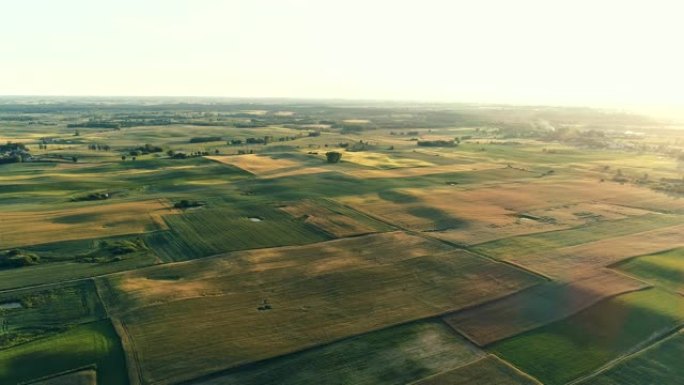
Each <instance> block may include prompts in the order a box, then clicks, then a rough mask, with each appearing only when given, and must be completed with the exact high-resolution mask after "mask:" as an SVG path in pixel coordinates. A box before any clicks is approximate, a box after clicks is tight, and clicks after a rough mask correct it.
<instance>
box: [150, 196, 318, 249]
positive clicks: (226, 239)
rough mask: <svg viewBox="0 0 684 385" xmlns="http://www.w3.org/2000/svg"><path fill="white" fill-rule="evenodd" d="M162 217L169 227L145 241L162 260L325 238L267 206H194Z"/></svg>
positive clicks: (295, 243) (304, 242)
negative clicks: (213, 207) (205, 208)
mask: <svg viewBox="0 0 684 385" xmlns="http://www.w3.org/2000/svg"><path fill="white" fill-rule="evenodd" d="M165 220H166V222H167V223H168V225H169V227H170V228H171V230H170V231H168V232H157V233H153V234H150V235H149V236H148V238H147V242H148V244H149V245H150V246H151V247H152V248H153V249H154V250H155V251H157V253H158V254H159V255H160V256H162V257H163V258H164V259H165V260H166V261H181V260H187V259H195V258H201V257H206V256H209V255H215V254H220V253H225V252H228V251H234V250H246V249H255V248H263V247H273V246H285V245H302V244H306V243H314V242H320V241H323V240H326V239H328V236H327V235H326V234H325V233H323V232H321V231H319V230H318V229H316V228H315V227H313V226H311V225H308V224H306V223H304V222H303V221H299V220H297V219H295V218H292V217H291V216H289V215H287V214H286V213H283V212H280V211H278V210H275V209H272V208H270V207H268V206H266V207H264V206H247V207H241V208H239V209H235V208H217V209H213V210H204V209H198V210H196V211H189V212H186V213H183V214H181V215H169V216H166V217H165Z"/></svg>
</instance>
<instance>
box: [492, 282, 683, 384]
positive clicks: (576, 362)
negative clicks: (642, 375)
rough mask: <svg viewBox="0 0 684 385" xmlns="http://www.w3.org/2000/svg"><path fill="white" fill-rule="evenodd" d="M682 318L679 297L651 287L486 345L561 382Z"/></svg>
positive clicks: (675, 324)
mask: <svg viewBox="0 0 684 385" xmlns="http://www.w3.org/2000/svg"><path fill="white" fill-rule="evenodd" d="M683 323H684V298H683V297H682V296H680V295H674V294H670V293H667V292H663V291H660V290H657V289H651V290H644V291H637V292H633V293H628V294H624V295H621V296H618V297H615V298H613V299H609V300H607V301H603V302H600V303H598V304H596V305H594V306H592V307H590V308H588V309H586V310H584V311H582V312H580V313H578V314H576V315H574V316H572V317H570V318H567V319H564V320H562V321H558V322H556V323H552V324H549V325H546V326H543V327H541V328H538V329H535V330H533V331H530V332H528V333H525V334H522V335H519V336H516V337H512V338H510V339H507V340H504V341H501V342H498V343H495V344H494V345H492V346H491V347H490V349H491V351H492V352H494V353H495V354H497V355H498V356H500V357H501V358H503V359H505V360H507V361H509V362H511V363H513V364H514V365H515V366H516V367H518V368H520V369H521V370H523V371H525V372H526V373H529V374H530V375H532V376H533V377H535V378H537V379H539V380H541V381H542V382H543V383H544V384H550V385H555V384H565V383H567V382H568V381H571V380H574V379H576V378H579V377H581V376H583V375H587V374H588V373H590V372H591V371H592V370H596V369H598V368H599V367H601V366H602V365H604V364H607V363H608V362H610V361H611V360H613V359H617V358H619V357H620V356H621V355H624V354H628V353H632V352H634V351H637V350H639V349H640V348H643V347H644V346H645V345H646V344H648V343H649V342H650V340H653V339H655V338H657V337H658V335H664V334H667V333H669V332H671V331H672V330H674V329H677V328H678V327H679V326H681V325H682V324H683Z"/></svg>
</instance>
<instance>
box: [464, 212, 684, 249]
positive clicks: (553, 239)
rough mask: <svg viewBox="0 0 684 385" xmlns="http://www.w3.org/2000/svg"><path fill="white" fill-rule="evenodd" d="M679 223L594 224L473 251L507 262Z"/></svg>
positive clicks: (646, 218) (666, 219) (661, 219)
mask: <svg viewBox="0 0 684 385" xmlns="http://www.w3.org/2000/svg"><path fill="white" fill-rule="evenodd" d="M681 223H682V217H681V216H678V215H664V214H648V215H643V216H639V217H630V218H625V219H619V220H614V221H602V222H596V223H594V224H591V225H587V226H582V227H577V228H574V229H570V230H560V231H550V232H546V233H539V234H532V235H523V236H517V237H511V238H505V239H500V240H497V241H492V242H487V243H483V244H481V245H478V246H475V247H474V249H475V250H476V251H479V252H481V253H484V254H487V255H490V256H493V257H495V258H501V259H508V258H514V257H523V256H526V255H528V254H538V253H540V252H543V251H546V250H553V249H557V248H561V247H567V246H575V245H579V244H583V243H588V242H593V241H599V240H602V239H606V238H611V237H618V236H621V235H628V234H634V233H639V232H643V231H648V230H654V229H657V228H661V227H667V226H673V225H679V224H681Z"/></svg>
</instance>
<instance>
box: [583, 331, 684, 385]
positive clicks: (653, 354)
mask: <svg viewBox="0 0 684 385" xmlns="http://www.w3.org/2000/svg"><path fill="white" fill-rule="evenodd" d="M682 357H684V334H682V332H681V331H680V332H678V333H676V334H674V335H673V336H672V337H669V338H667V339H666V340H664V341H661V342H659V343H658V344H656V345H655V346H652V347H650V348H648V349H647V350H644V351H643V352H640V353H638V354H637V355H635V356H633V357H629V358H628V359H626V360H624V361H621V362H619V363H617V364H616V365H614V366H613V367H611V368H609V369H608V370H606V371H604V372H601V373H599V374H598V375H597V376H594V377H591V378H589V379H587V380H586V381H583V382H580V384H583V385H589V384H591V385H641V384H678V383H680V382H681V381H682V378H684V366H682V365H681V363H682Z"/></svg>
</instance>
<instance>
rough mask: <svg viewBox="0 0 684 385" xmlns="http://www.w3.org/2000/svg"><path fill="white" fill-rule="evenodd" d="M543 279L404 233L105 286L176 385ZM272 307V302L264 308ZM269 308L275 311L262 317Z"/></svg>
mask: <svg viewBox="0 0 684 385" xmlns="http://www.w3.org/2000/svg"><path fill="white" fill-rule="evenodd" d="M537 282H539V280H538V279H537V278H535V277H533V276H531V275H528V274H526V273H523V272H521V271H519V270H516V269H513V268H511V267H510V266H507V265H505V264H500V263H495V262H491V261H489V260H487V259H482V258H480V257H477V256H474V255H472V254H470V253H468V252H465V251H460V250H453V249H451V248H448V247H447V246H445V245H442V244H440V243H436V242H430V241H427V240H425V239H423V238H421V237H417V236H411V235H407V234H405V233H383V234H377V235H369V236H362V237H354V238H347V239H342V240H336V241H329V242H324V243H319V244H314V245H309V246H300V247H284V248H275V249H263V250H253V251H245V252H236V253H231V254H228V255H227V256H226V257H225V258H210V259H203V260H196V261H192V262H187V263H176V264H170V265H164V266H160V267H158V268H157V267H155V268H150V269H145V270H138V271H133V272H129V273H125V274H121V275H115V276H111V277H109V278H107V279H106V280H100V281H99V283H98V284H99V286H100V291H101V292H102V293H103V298H104V300H105V302H107V304H108V307H109V310H110V311H111V313H112V314H114V315H115V316H116V317H119V318H120V319H121V321H122V324H123V325H124V327H125V330H127V333H128V336H130V340H131V343H132V347H133V348H134V349H135V350H136V352H137V355H138V357H140V370H141V374H142V377H143V378H144V379H145V380H146V381H148V382H150V383H155V384H167V383H171V382H177V381H182V380H185V379H190V378H194V377H198V376H201V375H204V374H207V373H211V372H215V371H217V370H222V369H226V368H229V367H234V366H237V365H240V364H245V363H249V362H253V361H256V360H261V359H265V358H269V357H273V356H277V355H280V354H285V353H289V352H292V351H296V350H300V349H303V348H307V347H311V346H314V345H318V344H321V343H325V342H331V341H334V340H337V339H340V338H344V337H348V336H351V335H356V334H360V333H364V332H368V331H372V330H378V329H381V328H384V327H387V326H391V325H394V324H398V323H404V322H407V321H410V320H415V319H420V318H425V317H430V316H435V315H439V314H442V313H445V312H448V311H454V310H457V309H460V308H463V307H467V306H472V305H475V304H478V303H482V302H486V301H488V300H492V299H495V298H499V297H501V296H504V295H507V294H510V293H513V292H515V291H518V290H520V289H523V288H526V287H529V286H530V285H533V284H535V283H537ZM264 301H265V302H264ZM264 303H267V304H268V305H269V306H270V309H264V310H261V311H260V310H259V309H258V308H260V307H262V305H263V304H264Z"/></svg>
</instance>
